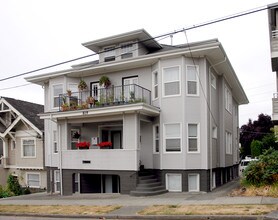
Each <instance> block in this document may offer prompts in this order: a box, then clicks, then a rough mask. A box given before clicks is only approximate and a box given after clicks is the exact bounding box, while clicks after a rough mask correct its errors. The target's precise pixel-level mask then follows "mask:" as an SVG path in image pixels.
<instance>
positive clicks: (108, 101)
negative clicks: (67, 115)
mask: <svg viewBox="0 0 278 220" xmlns="http://www.w3.org/2000/svg"><path fill="white" fill-rule="evenodd" d="M140 102H141V103H142V102H143V103H146V104H149V105H150V104H151V91H150V90H148V89H146V88H143V87H141V86H139V85H136V84H130V85H122V86H110V87H109V88H101V89H93V90H86V91H79V92H72V93H71V94H69V93H65V94H60V95H59V111H68V110H80V109H88V108H97V107H104V106H110V105H126V104H132V103H140Z"/></svg>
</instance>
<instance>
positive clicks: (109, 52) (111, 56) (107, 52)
mask: <svg viewBox="0 0 278 220" xmlns="http://www.w3.org/2000/svg"><path fill="white" fill-rule="evenodd" d="M115 54H116V53H115V47H106V48H104V61H105V62H109V61H114V60H115Z"/></svg>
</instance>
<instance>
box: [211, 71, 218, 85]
mask: <svg viewBox="0 0 278 220" xmlns="http://www.w3.org/2000/svg"><path fill="white" fill-rule="evenodd" d="M213 79H214V82H215V85H214V84H213V83H212V82H213ZM210 84H211V86H212V88H214V89H216V87H217V82H216V76H215V75H214V74H213V73H212V72H210Z"/></svg>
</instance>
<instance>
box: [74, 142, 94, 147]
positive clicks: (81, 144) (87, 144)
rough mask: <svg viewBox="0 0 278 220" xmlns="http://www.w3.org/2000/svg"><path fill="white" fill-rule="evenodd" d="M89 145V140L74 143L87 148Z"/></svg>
mask: <svg viewBox="0 0 278 220" xmlns="http://www.w3.org/2000/svg"><path fill="white" fill-rule="evenodd" d="M90 145H91V143H90V142H86V141H84V142H79V143H76V147H77V148H89V147H90Z"/></svg>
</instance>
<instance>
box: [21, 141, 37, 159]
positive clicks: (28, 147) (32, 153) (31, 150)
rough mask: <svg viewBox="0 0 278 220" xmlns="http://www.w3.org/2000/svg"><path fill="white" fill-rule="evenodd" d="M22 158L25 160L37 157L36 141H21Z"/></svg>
mask: <svg viewBox="0 0 278 220" xmlns="http://www.w3.org/2000/svg"><path fill="white" fill-rule="evenodd" d="M21 149H22V153H21V156H22V157H23V158H33V157H36V146H35V139H22V140H21Z"/></svg>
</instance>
